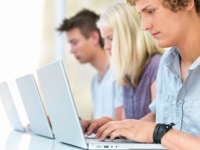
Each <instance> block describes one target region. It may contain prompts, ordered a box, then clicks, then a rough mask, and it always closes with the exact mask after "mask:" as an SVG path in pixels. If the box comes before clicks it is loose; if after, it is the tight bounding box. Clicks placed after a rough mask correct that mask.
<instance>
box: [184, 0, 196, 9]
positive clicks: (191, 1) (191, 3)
mask: <svg viewBox="0 0 200 150" xmlns="http://www.w3.org/2000/svg"><path fill="white" fill-rule="evenodd" d="M194 8H195V3H194V0H190V1H189V3H188V5H187V6H186V7H185V9H186V10H188V11H190V10H192V9H194Z"/></svg>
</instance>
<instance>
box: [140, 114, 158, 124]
mask: <svg viewBox="0 0 200 150" xmlns="http://www.w3.org/2000/svg"><path fill="white" fill-rule="evenodd" d="M155 117H156V115H155V113H153V112H150V113H148V114H147V115H145V116H144V117H142V118H141V119H140V120H143V121H151V122H155Z"/></svg>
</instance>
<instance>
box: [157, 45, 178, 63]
mask: <svg viewBox="0 0 200 150" xmlns="http://www.w3.org/2000/svg"><path fill="white" fill-rule="evenodd" d="M177 54H178V49H177V48H176V47H171V48H169V49H167V50H166V51H165V53H164V54H163V56H162V58H161V60H160V65H163V64H166V63H168V62H170V61H172V59H173V58H174V56H175V55H177Z"/></svg>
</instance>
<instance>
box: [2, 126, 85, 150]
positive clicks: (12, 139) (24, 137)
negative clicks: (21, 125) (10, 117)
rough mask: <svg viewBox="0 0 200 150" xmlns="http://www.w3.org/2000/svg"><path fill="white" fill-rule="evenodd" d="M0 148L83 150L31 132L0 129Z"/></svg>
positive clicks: (19, 149)
mask: <svg viewBox="0 0 200 150" xmlns="http://www.w3.org/2000/svg"><path fill="white" fill-rule="evenodd" d="M0 150H82V149H81V148H78V147H74V146H70V145H67V144H64V143H61V142H58V141H56V140H54V139H49V138H46V137H42V136H39V135H36V134H33V133H31V132H26V133H25V132H19V131H15V130H12V129H10V130H8V131H7V130H4V131H2V128H1V129H0Z"/></svg>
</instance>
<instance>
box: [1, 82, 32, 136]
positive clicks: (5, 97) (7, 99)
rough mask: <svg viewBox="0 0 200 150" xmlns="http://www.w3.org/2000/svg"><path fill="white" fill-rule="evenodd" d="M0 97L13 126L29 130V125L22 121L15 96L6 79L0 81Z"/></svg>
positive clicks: (16, 128)
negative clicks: (14, 99)
mask: <svg viewBox="0 0 200 150" xmlns="http://www.w3.org/2000/svg"><path fill="white" fill-rule="evenodd" d="M0 98H1V100H2V103H3V106H4V108H5V112H6V114H7V117H8V121H9V123H10V126H11V128H13V129H14V130H17V131H22V132H25V131H28V130H29V127H28V126H27V127H25V126H23V125H22V123H21V120H20V117H19V114H18V112H17V109H16V107H15V104H14V101H13V97H12V95H11V92H10V89H9V86H8V83H7V82H6V81H5V82H1V83H0Z"/></svg>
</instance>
